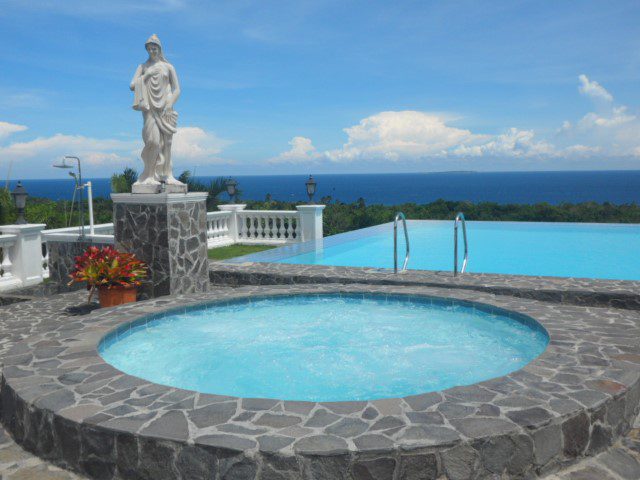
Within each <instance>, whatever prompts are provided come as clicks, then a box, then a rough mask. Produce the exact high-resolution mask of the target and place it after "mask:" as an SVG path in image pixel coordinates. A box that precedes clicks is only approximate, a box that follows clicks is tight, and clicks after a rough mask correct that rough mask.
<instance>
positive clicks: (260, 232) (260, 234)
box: [256, 214, 266, 240]
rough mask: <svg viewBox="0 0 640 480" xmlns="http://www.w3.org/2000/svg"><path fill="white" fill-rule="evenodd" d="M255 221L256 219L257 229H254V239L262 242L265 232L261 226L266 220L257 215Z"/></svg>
mask: <svg viewBox="0 0 640 480" xmlns="http://www.w3.org/2000/svg"><path fill="white" fill-rule="evenodd" d="M257 219H258V228H257V229H256V237H257V238H258V240H262V238H263V234H264V230H265V229H264V226H263V224H264V223H265V222H266V218H265V217H263V216H262V215H260V214H258V215H257Z"/></svg>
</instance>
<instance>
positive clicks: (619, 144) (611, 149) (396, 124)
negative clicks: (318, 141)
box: [271, 75, 640, 162]
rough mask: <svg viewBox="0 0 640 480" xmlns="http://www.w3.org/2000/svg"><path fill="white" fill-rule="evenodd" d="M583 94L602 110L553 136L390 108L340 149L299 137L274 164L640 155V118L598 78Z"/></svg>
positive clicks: (356, 129)
mask: <svg viewBox="0 0 640 480" xmlns="http://www.w3.org/2000/svg"><path fill="white" fill-rule="evenodd" d="M578 90H579V91H580V93H582V94H584V95H586V96H588V97H590V98H592V99H595V100H597V101H598V108H597V112H589V113H587V114H586V115H584V116H583V117H582V118H581V119H579V120H578V121H574V122H571V121H568V120H565V121H564V122H563V123H562V126H561V127H560V128H558V129H557V130H556V133H555V136H554V137H553V140H552V139H544V138H538V137H537V136H536V134H535V132H534V131H533V130H528V129H519V128H514V127H512V128H509V129H507V130H506V131H505V132H504V133H501V134H498V135H484V134H478V133H474V132H472V131H470V130H467V129H462V128H458V127H454V126H451V125H448V124H447V122H448V121H451V119H450V118H448V117H447V116H446V115H444V114H439V113H428V112H418V111H386V112H380V113H376V114H374V115H371V116H369V117H367V118H364V119H362V120H361V121H360V122H359V123H358V124H357V125H353V126H351V127H348V128H345V129H344V132H345V133H346V134H347V141H346V143H345V144H344V145H343V146H342V147H341V148H336V149H333V150H327V151H324V152H318V151H317V150H316V149H315V147H314V146H313V143H312V141H311V139H309V138H305V137H294V138H293V139H292V140H291V141H290V142H289V145H290V146H291V148H290V149H289V150H288V151H286V152H284V153H282V154H280V155H279V156H278V157H276V158H275V159H271V161H272V162H285V161H288V162H305V161H320V160H324V161H331V162H351V161H363V162H367V161H380V160H388V161H412V162H416V161H421V160H427V159H437V158H492V159H498V158H501V159H512V158H513V159H518V158H521V159H536V158H539V159H556V160H557V159H562V158H569V159H571V158H586V157H597V156H602V157H605V158H606V157H626V158H630V159H633V158H634V157H640V120H639V119H638V116H637V115H635V114H634V113H630V112H629V108H628V107H626V106H624V105H615V104H614V98H613V96H612V95H611V94H610V93H609V92H608V91H607V90H606V89H605V88H604V87H603V86H602V85H600V84H599V83H598V82H596V81H594V80H590V79H589V78H588V77H587V76H586V75H580V76H579V85H578Z"/></svg>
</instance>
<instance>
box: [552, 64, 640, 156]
mask: <svg viewBox="0 0 640 480" xmlns="http://www.w3.org/2000/svg"><path fill="white" fill-rule="evenodd" d="M579 80H580V86H579V87H578V89H579V91H580V92H581V93H583V94H585V95H588V96H590V97H591V98H594V99H596V100H605V102H600V103H599V104H598V105H597V108H596V111H595V112H589V113H587V114H586V115H584V116H583V117H582V118H581V119H579V120H578V121H577V122H575V123H571V122H568V121H565V123H564V125H563V127H562V128H561V129H560V130H559V131H558V135H557V138H556V142H557V143H558V144H560V145H564V146H565V148H564V149H563V150H561V152H562V153H566V154H580V155H582V156H589V155H607V156H609V157H614V156H615V157H639V156H640V155H639V154H638V152H639V151H640V150H639V147H640V120H639V119H638V116H637V115H635V114H633V113H630V112H629V108H628V107H627V106H625V105H615V104H614V98H613V95H611V94H610V93H609V92H608V91H607V90H605V88H604V87H602V86H601V85H600V84H598V83H597V82H595V81H591V80H589V79H588V78H587V77H586V76H585V75H580V77H579ZM571 144H575V145H574V147H575V148H574V147H572V146H571Z"/></svg>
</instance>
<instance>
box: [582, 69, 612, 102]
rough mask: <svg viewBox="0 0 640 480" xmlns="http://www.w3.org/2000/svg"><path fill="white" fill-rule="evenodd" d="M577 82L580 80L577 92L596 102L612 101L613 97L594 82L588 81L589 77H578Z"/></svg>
mask: <svg viewBox="0 0 640 480" xmlns="http://www.w3.org/2000/svg"><path fill="white" fill-rule="evenodd" d="M578 80H580V86H579V87H578V91H579V92H580V93H582V94H583V95H586V96H587V97H591V98H594V99H596V100H605V101H607V102H612V101H613V96H612V95H611V94H610V93H609V92H607V90H606V89H605V88H604V87H603V86H602V85H600V84H599V83H598V82H596V81H595V80H589V77H587V76H586V75H584V74H582V75H580V76H579V77H578Z"/></svg>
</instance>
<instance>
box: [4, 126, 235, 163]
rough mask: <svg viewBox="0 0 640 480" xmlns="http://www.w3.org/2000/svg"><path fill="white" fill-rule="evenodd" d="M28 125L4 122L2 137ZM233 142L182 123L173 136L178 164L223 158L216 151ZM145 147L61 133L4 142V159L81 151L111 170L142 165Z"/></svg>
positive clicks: (43, 158) (45, 158)
mask: <svg viewBox="0 0 640 480" xmlns="http://www.w3.org/2000/svg"><path fill="white" fill-rule="evenodd" d="M26 129H27V127H26V126H23V125H15V124H12V123H8V122H0V138H3V137H7V136H9V135H11V134H12V133H15V132H19V131H23V130H26ZM230 143H231V142H229V141H227V140H223V139H221V138H219V137H218V136H216V135H215V134H214V133H212V132H208V131H206V130H204V129H202V128H200V127H180V128H178V132H177V133H176V135H175V136H174V138H173V145H172V156H173V159H174V165H175V163H176V162H177V163H179V162H180V161H186V160H188V161H193V160H197V161H198V163H211V162H221V160H220V159H219V158H217V157H216V155H218V154H219V153H220V152H221V151H222V149H223V148H224V147H225V146H226V145H229V144H230ZM141 149H142V140H141V139H140V140H120V139H114V138H105V139H101V138H92V137H86V136H83V135H66V134H62V133H57V134H55V135H52V136H49V137H37V138H34V139H31V140H27V141H22V142H11V143H7V144H5V145H3V144H0V159H3V160H13V161H18V162H21V163H23V162H35V163H36V164H39V165H50V164H51V163H53V162H54V161H55V160H56V159H57V158H60V157H62V156H64V155H77V156H79V157H80V158H81V159H82V161H83V165H85V164H86V165H87V166H93V167H98V166H103V167H102V173H111V171H112V170H114V169H116V168H119V167H121V166H123V165H132V164H133V165H138V166H139V167H140V168H141V167H142V162H141V160H140V150H141ZM106 166H108V167H109V172H104V168H105V167H106Z"/></svg>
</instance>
